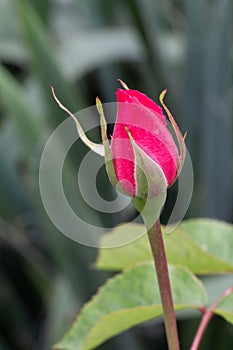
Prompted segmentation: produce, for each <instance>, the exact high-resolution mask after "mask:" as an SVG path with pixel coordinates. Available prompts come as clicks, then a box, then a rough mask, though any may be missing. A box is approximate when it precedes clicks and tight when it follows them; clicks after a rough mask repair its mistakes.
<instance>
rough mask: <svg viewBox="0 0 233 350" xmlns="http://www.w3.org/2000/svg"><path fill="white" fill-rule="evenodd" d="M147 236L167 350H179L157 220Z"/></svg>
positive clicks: (164, 254)
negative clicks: (157, 285)
mask: <svg viewBox="0 0 233 350" xmlns="http://www.w3.org/2000/svg"><path fill="white" fill-rule="evenodd" d="M147 234H148V238H149V242H150V246H151V250H152V254H153V258H154V263H155V269H156V273H157V279H158V284H159V290H160V296H161V301H162V306H163V313H164V322H165V329H166V335H167V342H168V348H169V350H179V349H180V345H179V338H178V332H177V325H176V316H175V311H174V305H173V299H172V292H171V286H170V280H169V275H168V266H167V258H166V253H165V249H164V243H163V237H162V232H161V226H160V221H159V220H158V221H157V222H156V224H155V225H153V226H152V227H151V228H150V229H149V230H148V232H147Z"/></svg>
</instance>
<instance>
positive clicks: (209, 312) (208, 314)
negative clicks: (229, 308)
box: [190, 287, 233, 350]
mask: <svg viewBox="0 0 233 350" xmlns="http://www.w3.org/2000/svg"><path fill="white" fill-rule="evenodd" d="M232 292H233V287H230V288H228V289H227V290H225V291H224V292H223V293H222V294H221V295H220V296H219V297H218V298H217V299H216V300H215V301H214V302H213V304H211V305H210V307H209V308H208V309H206V311H205V312H204V316H203V317H202V320H201V323H200V325H199V328H198V330H197V333H196V335H195V337H194V340H193V343H192V345H191V348H190V350H197V349H198V347H199V345H200V342H201V339H202V337H203V334H204V332H205V330H206V327H207V326H208V323H209V322H210V320H211V318H212V317H213V315H214V312H213V310H214V309H215V308H216V306H217V304H218V303H219V301H220V300H221V299H222V298H224V297H226V296H227V295H229V294H231V293H232Z"/></svg>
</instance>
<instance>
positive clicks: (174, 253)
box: [96, 219, 233, 274]
mask: <svg viewBox="0 0 233 350" xmlns="http://www.w3.org/2000/svg"><path fill="white" fill-rule="evenodd" d="M126 230H127V232H126ZM144 233H145V227H144V226H143V225H140V224H130V225H127V226H124V225H122V226H118V227H116V228H115V229H114V230H113V231H112V232H111V233H110V234H107V235H106V236H104V237H103V238H102V242H101V244H102V246H105V247H106V246H109V242H111V246H113V242H114V245H115V246H116V248H113V249H101V250H100V251H99V256H98V259H97V263H96V266H97V268H99V269H106V270H113V271H117V270H122V269H125V268H128V267H129V266H132V265H134V264H136V263H138V262H140V261H141V262H142V261H148V260H152V255H151V251H150V247H149V244H148V240H147V236H146V235H145V234H144ZM126 235H127V237H129V241H133V237H140V236H141V237H140V238H139V239H137V240H136V241H134V242H132V243H130V244H128V245H125V246H122V247H119V245H120V242H121V237H124V238H125V236H126ZM118 243H119V244H118ZM164 243H165V248H166V253H167V258H168V261H169V263H171V264H179V265H184V266H186V267H187V268H189V269H190V270H191V271H193V272H194V273H198V274H206V273H223V272H233V255H232V251H233V226H232V225H230V224H227V223H223V222H219V221H216V220H210V219H193V220H188V221H184V222H183V223H182V224H181V225H180V226H179V227H178V228H177V229H176V230H175V231H173V232H172V233H171V234H164ZM117 245H118V247H117Z"/></svg>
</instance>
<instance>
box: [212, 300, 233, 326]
mask: <svg viewBox="0 0 233 350" xmlns="http://www.w3.org/2000/svg"><path fill="white" fill-rule="evenodd" d="M213 311H214V313H215V314H217V315H220V316H222V317H223V318H224V319H225V320H226V321H228V322H230V323H232V324H233V293H231V294H229V295H227V296H226V297H225V298H223V299H221V301H220V302H219V303H218V305H217V307H216V308H215V309H214V310H213Z"/></svg>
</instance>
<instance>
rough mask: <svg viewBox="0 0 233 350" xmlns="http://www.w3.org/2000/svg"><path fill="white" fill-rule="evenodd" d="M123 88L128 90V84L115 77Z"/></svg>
mask: <svg viewBox="0 0 233 350" xmlns="http://www.w3.org/2000/svg"><path fill="white" fill-rule="evenodd" d="M117 80H118V81H119V83H120V84H121V86H122V87H123V88H124V89H125V90H129V88H128V85H127V84H126V83H125V82H124V81H123V80H121V79H117Z"/></svg>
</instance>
